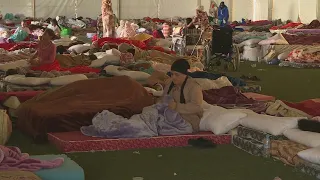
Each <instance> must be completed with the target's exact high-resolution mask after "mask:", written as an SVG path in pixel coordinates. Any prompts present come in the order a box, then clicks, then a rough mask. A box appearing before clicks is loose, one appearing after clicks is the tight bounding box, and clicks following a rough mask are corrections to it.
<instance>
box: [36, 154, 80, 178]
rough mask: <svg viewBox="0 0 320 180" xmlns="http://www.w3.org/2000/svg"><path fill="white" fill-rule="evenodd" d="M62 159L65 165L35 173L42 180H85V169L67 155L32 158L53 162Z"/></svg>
mask: <svg viewBox="0 0 320 180" xmlns="http://www.w3.org/2000/svg"><path fill="white" fill-rule="evenodd" d="M59 157H62V158H63V159H64V163H63V164H62V166H60V167H58V168H54V169H43V170H40V171H37V172H35V174H36V175H38V176H39V177H40V178H41V179H44V180H58V179H59V180H60V179H61V180H62V179H66V180H84V179H85V176H84V171H83V169H82V168H81V167H80V166H79V165H78V164H77V163H76V162H74V161H72V160H71V159H70V158H69V157H68V156H66V155H42V156H31V158H34V159H40V160H51V159H56V158H59Z"/></svg>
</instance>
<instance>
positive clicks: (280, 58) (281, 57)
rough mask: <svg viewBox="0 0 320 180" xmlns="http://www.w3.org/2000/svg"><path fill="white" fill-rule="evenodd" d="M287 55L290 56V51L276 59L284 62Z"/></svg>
mask: <svg viewBox="0 0 320 180" xmlns="http://www.w3.org/2000/svg"><path fill="white" fill-rule="evenodd" d="M289 54H290V51H289V52H284V53H282V54H279V56H278V59H279V60H286V59H287V58H288V57H289Z"/></svg>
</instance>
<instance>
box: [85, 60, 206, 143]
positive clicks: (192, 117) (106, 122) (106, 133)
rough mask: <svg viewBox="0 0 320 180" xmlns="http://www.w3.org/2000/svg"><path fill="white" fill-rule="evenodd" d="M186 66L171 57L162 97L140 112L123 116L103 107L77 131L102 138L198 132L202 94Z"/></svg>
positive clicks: (185, 61)
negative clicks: (171, 60)
mask: <svg viewBox="0 0 320 180" xmlns="http://www.w3.org/2000/svg"><path fill="white" fill-rule="evenodd" d="M189 69H190V64H189V63H188V61H187V60H185V59H179V60H177V61H175V62H174V63H173V64H172V66H171V78H170V79H169V81H168V83H167V85H166V87H165V88H164V94H163V97H162V100H161V101H160V102H159V103H157V104H154V105H152V106H148V107H145V108H144V109H143V110H142V113H141V114H137V115H134V116H132V117H131V118H130V119H126V118H124V117H121V116H119V115H116V114H114V113H112V112H110V111H108V110H104V111H102V112H101V113H98V114H97V115H96V116H95V117H94V118H93V119H92V125H91V126H85V127H81V129H80V130H81V132H82V133H83V134H84V135H86V136H93V137H104V138H145V137H154V136H159V135H178V134H190V133H194V132H198V131H199V124H200V120H201V118H202V116H203V108H202V103H203V94H202V89H201V87H200V85H199V84H197V83H196V82H195V81H194V80H193V79H192V78H191V77H189V76H188V75H187V74H188V70H189Z"/></svg>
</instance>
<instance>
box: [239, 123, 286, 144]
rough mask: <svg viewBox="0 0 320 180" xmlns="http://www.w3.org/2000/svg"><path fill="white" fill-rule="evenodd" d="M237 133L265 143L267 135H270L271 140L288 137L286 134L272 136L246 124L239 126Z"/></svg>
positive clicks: (242, 136)
mask: <svg viewBox="0 0 320 180" xmlns="http://www.w3.org/2000/svg"><path fill="white" fill-rule="evenodd" d="M237 135H238V136H239V137H241V138H245V139H249V140H253V141H256V142H259V143H262V144H263V143H264V142H265V140H266V137H267V136H269V137H270V140H284V139H287V138H286V137H285V136H272V135H270V134H268V133H265V132H262V131H257V130H254V129H251V128H247V127H244V126H238V128H237Z"/></svg>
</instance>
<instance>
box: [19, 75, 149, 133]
mask: <svg viewBox="0 0 320 180" xmlns="http://www.w3.org/2000/svg"><path fill="white" fill-rule="evenodd" d="M92 90H94V93H92ZM153 103H154V100H153V97H152V96H150V95H149V94H148V92H147V91H146V90H145V89H144V88H143V87H142V86H141V85H140V84H139V83H138V82H136V81H135V80H132V79H131V78H129V77H126V76H120V77H113V78H102V79H92V80H86V81H77V82H74V83H71V84H69V85H66V86H63V87H61V88H57V89H54V90H50V91H47V92H45V93H43V94H41V95H39V96H36V97H35V98H33V99H31V100H29V101H27V102H25V103H23V104H22V105H20V107H19V109H18V110H17V114H18V117H19V118H18V120H17V126H18V128H19V129H20V130H21V131H23V132H25V133H27V134H28V135H30V136H32V137H33V138H40V139H42V138H44V137H46V133H48V132H65V131H78V130H79V129H80V128H81V127H82V126H88V125H91V123H92V122H91V120H92V119H93V117H94V116H95V115H96V114H97V113H98V112H101V111H103V110H108V111H110V112H113V113H115V114H117V115H121V116H123V117H126V118H129V117H131V116H132V115H134V114H139V113H141V112H142V109H143V108H144V107H147V106H150V105H152V104H153ZM40 124H41V125H40Z"/></svg>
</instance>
